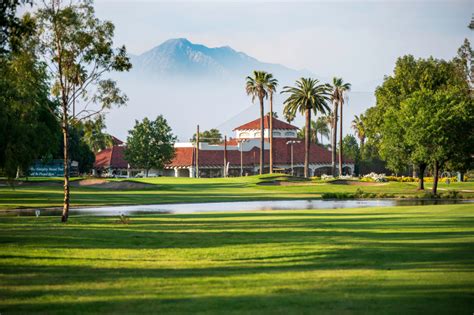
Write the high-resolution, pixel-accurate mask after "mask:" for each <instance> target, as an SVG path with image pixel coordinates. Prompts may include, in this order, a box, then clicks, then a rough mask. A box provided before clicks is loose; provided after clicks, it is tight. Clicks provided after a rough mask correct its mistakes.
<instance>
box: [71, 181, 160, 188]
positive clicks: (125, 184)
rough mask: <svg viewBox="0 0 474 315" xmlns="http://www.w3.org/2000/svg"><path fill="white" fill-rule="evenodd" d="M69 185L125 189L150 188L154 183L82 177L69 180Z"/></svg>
mask: <svg viewBox="0 0 474 315" xmlns="http://www.w3.org/2000/svg"><path fill="white" fill-rule="evenodd" d="M71 186H75V187H91V188H104V189H117V190H122V189H123V190H125V189H144V188H151V187H154V186H155V185H152V184H145V183H137V182H133V181H126V180H125V181H108V180H106V179H99V178H94V179H83V180H79V181H74V182H71Z"/></svg>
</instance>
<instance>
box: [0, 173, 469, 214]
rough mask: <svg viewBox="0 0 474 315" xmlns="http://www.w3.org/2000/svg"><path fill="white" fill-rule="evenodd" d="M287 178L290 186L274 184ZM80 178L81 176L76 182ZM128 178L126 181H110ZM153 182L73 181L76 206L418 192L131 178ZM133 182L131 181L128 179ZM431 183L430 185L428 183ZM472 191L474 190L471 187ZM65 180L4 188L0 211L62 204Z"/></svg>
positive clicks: (411, 186)
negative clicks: (122, 185)
mask: <svg viewBox="0 0 474 315" xmlns="http://www.w3.org/2000/svg"><path fill="white" fill-rule="evenodd" d="M275 180H276V181H277V183H286V184H288V185H274V184H275ZM77 181H78V179H76V182H77ZM109 181H110V182H121V181H122V182H123V181H124V180H113V179H112V180H109ZM131 181H132V182H135V183H145V184H148V185H147V187H144V188H143V187H142V188H140V189H134V188H133V187H132V188H127V189H117V188H114V189H110V188H100V187H82V186H74V187H72V188H71V205H72V206H73V207H74V206H101V205H130V204H160V203H177V202H181V203H183V202H213V201H243V200H283V199H315V198H320V197H321V196H322V194H325V193H354V192H355V191H356V190H357V189H358V188H359V189H362V190H363V191H364V192H367V193H373V194H390V195H393V196H394V197H408V198H413V197H419V196H423V194H424V193H423V192H419V191H417V190H416V183H398V182H389V183H369V184H367V183H360V184H361V185H360V186H359V185H347V184H340V183H339V184H335V183H330V182H309V183H308V182H305V181H293V180H292V179H291V178H288V177H286V176H280V177H278V176H277V177H274V176H269V175H267V176H249V177H240V178H199V179H195V178H173V177H159V178H147V179H132V180H131ZM128 182H129V181H128ZM426 186H427V187H430V185H429V184H427V185H426ZM445 189H456V190H465V191H466V192H463V193H462V194H464V196H465V197H472V196H474V182H468V183H453V184H450V185H446V184H443V183H441V184H440V192H442V191H443V190H445ZM469 191H471V192H469ZM62 194H63V192H62V184H61V180H60V179H43V181H41V180H40V179H35V180H34V181H32V182H26V183H24V184H23V185H17V186H16V187H15V188H14V189H12V188H11V187H9V186H5V185H4V186H1V187H0V210H1V209H12V208H38V207H60V206H61V205H62V200H63V195H62Z"/></svg>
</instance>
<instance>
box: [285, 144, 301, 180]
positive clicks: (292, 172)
mask: <svg viewBox="0 0 474 315" xmlns="http://www.w3.org/2000/svg"><path fill="white" fill-rule="evenodd" d="M300 142H301V141H297V140H290V141H287V142H286V144H287V145H288V144H290V145H291V176H294V170H293V144H295V143H300Z"/></svg>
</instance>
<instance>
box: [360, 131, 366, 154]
mask: <svg viewBox="0 0 474 315" xmlns="http://www.w3.org/2000/svg"><path fill="white" fill-rule="evenodd" d="M364 145H365V138H364V137H362V138H361V139H360V158H361V160H363V159H364Z"/></svg>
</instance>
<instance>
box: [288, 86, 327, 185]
mask: <svg viewBox="0 0 474 315" xmlns="http://www.w3.org/2000/svg"><path fill="white" fill-rule="evenodd" d="M295 85H296V86H294V87H292V86H285V87H284V88H283V91H282V92H281V93H288V94H290V96H289V97H288V98H287V99H286V100H285V101H284V102H283V104H285V112H287V113H293V114H295V113H296V112H297V111H299V112H300V113H301V114H302V115H304V116H305V139H304V141H305V154H304V177H308V176H309V150H310V135H311V112H313V113H314V114H315V115H316V114H317V113H318V112H321V113H325V112H326V111H327V110H329V107H328V105H327V104H326V102H327V101H328V100H329V96H330V86H328V85H327V84H319V81H318V80H315V79H311V78H301V79H299V80H298V81H296V83H295Z"/></svg>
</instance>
